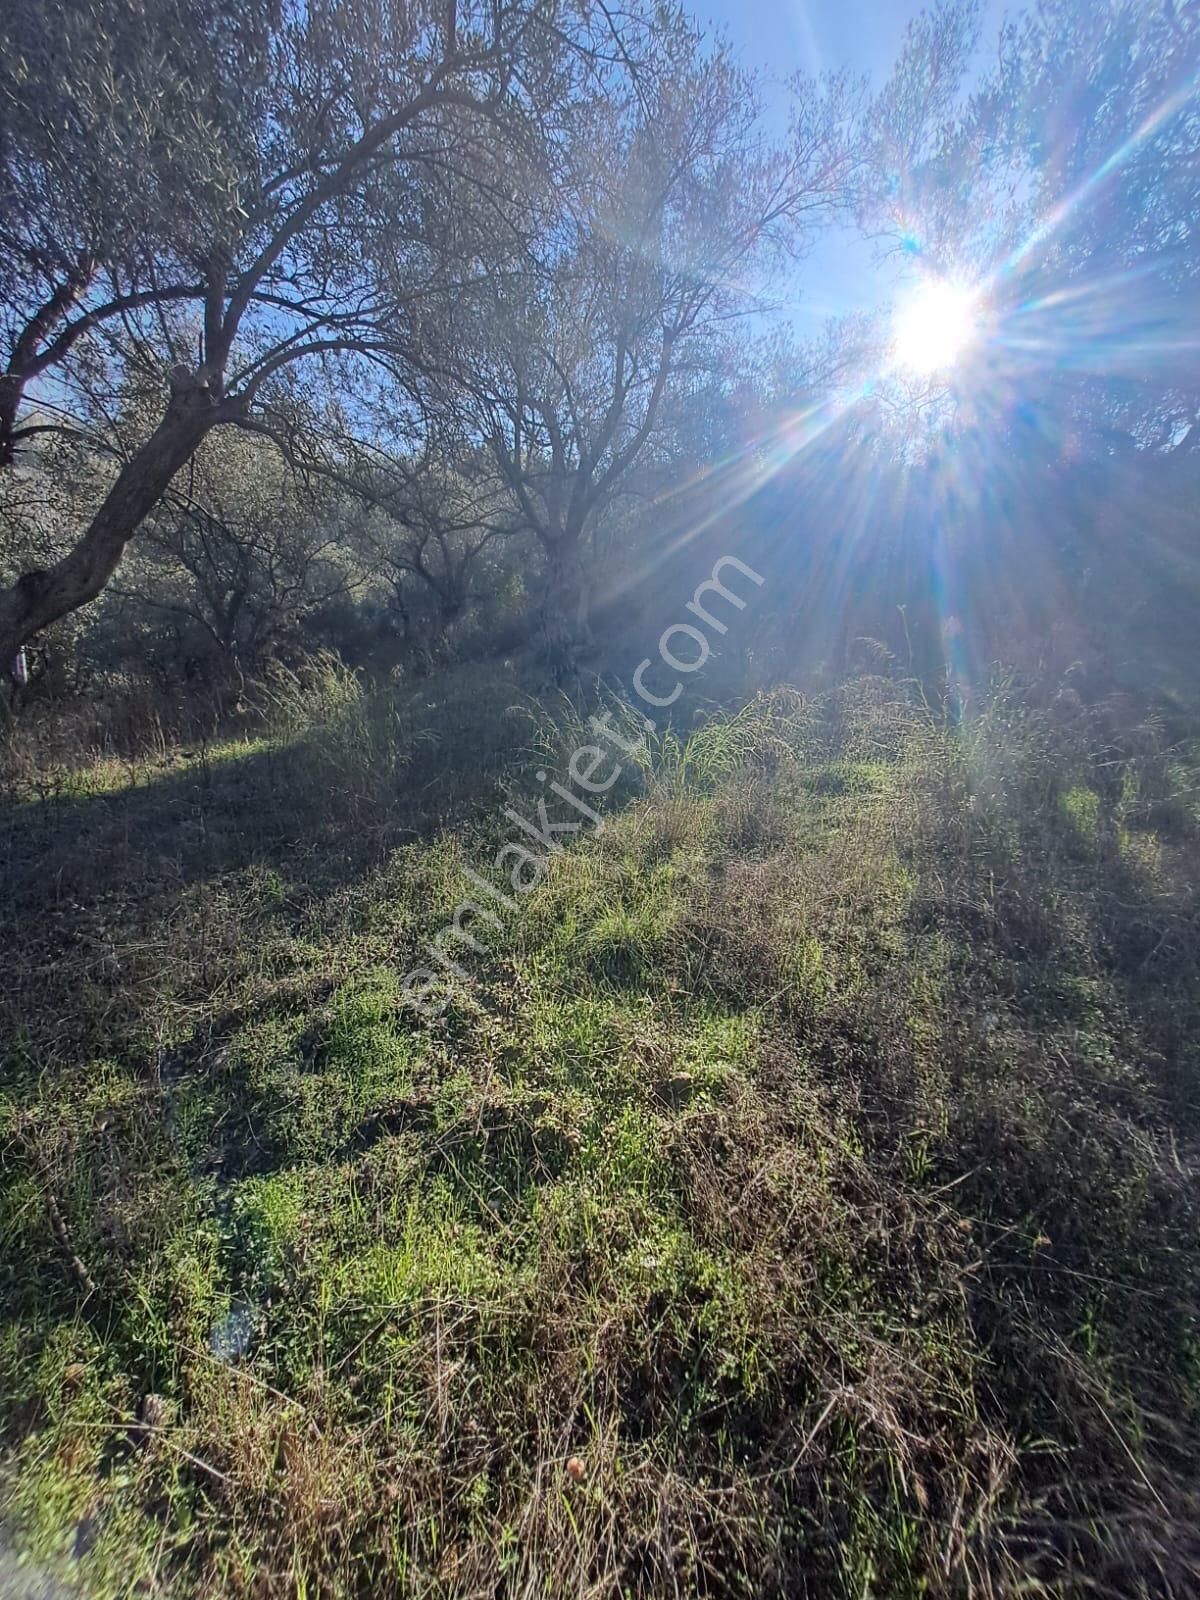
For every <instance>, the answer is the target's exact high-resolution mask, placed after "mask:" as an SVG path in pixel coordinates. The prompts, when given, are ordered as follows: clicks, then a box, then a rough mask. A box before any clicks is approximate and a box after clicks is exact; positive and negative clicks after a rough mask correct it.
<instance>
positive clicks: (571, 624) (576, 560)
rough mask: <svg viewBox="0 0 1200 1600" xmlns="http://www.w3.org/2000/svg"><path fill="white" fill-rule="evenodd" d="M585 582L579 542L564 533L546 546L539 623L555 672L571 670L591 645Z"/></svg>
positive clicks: (586, 585)
mask: <svg viewBox="0 0 1200 1600" xmlns="http://www.w3.org/2000/svg"><path fill="white" fill-rule="evenodd" d="M588 614H589V606H588V582H587V573H586V572H585V571H584V566H583V559H582V551H581V542H580V540H579V538H578V537H572V536H571V535H564V536H563V537H562V538H559V539H556V540H555V541H554V542H553V543H548V544H547V546H546V594H545V599H544V601H543V605H542V626H543V628H544V630H545V634H546V652H547V655H548V656H549V659H550V665H551V667H552V668H553V670H554V672H555V675H556V676H561V675H562V674H564V673H569V672H573V671H574V670H575V669H576V668H577V667H578V665H579V659H580V656H581V655H582V654H583V653H584V652H585V651H586V650H588V649H589V648H590V646H591V643H592V631H591V627H590V624H589V620H588Z"/></svg>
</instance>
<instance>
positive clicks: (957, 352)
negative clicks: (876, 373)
mask: <svg viewBox="0 0 1200 1600" xmlns="http://www.w3.org/2000/svg"><path fill="white" fill-rule="evenodd" d="M977 318H978V305H977V302H976V297H975V294H974V293H973V291H972V290H970V289H967V288H964V287H963V285H962V284H957V283H950V282H948V281H947V280H946V279H944V278H929V279H927V280H926V281H925V282H924V283H923V284H921V285H920V287H919V288H918V289H917V290H916V291H915V292H914V293H913V294H912V295H911V296H910V297H909V299H908V300H906V301H905V302H904V303H903V304H902V305H900V306H899V307H898V308H897V310H896V315H895V317H894V319H893V322H892V360H893V361H894V363H895V365H896V366H897V367H901V368H903V369H904V370H906V371H908V372H912V373H916V374H918V375H919V376H922V377H925V376H929V375H930V374H932V373H935V372H945V371H947V370H948V369H949V368H950V367H952V366H953V365H954V363H955V362H956V361H957V360H958V359H959V357H960V356H961V355H962V353H963V351H964V350H966V349H967V348H968V346H969V345H970V344H972V343H973V341H974V339H975V337H976V335H977V333H978V321H977Z"/></svg>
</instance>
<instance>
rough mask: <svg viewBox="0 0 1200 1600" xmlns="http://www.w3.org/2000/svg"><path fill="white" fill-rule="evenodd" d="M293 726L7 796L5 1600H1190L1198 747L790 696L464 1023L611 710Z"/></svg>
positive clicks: (1047, 719)
mask: <svg viewBox="0 0 1200 1600" xmlns="http://www.w3.org/2000/svg"><path fill="white" fill-rule="evenodd" d="M331 674H332V676H331ZM273 693H274V695H275V699H274V701H273V704H272V707H271V718H272V720H271V721H270V723H269V724H268V727H267V729H266V731H265V732H255V731H254V730H247V731H246V733H245V734H244V735H243V736H242V737H243V740H244V741H246V740H248V741H250V742H243V743H242V744H240V745H238V746H236V747H233V748H231V749H226V750H222V751H221V752H220V755H221V757H222V759H217V760H213V759H211V757H210V756H205V758H204V759H203V760H201V759H196V760H186V761H178V760H175V759H172V760H171V761H170V763H169V764H168V766H167V767H166V768H160V769H155V774H145V775H142V774H135V775H134V781H131V782H129V783H127V784H126V785H125V786H124V787H118V786H117V785H115V784H112V783H108V782H104V783H100V782H97V783H94V784H92V785H91V786H90V787H89V786H82V787H79V788H76V789H68V790H66V791H61V792H55V793H53V794H47V795H45V796H43V797H41V798H37V797H36V796H35V797H34V798H33V799H32V800H31V799H30V798H29V794H28V791H26V792H25V793H24V794H23V795H21V796H16V797H14V802H13V803H12V804H11V805H10V806H9V808H8V811H7V813H6V815H5V818H4V821H3V828H4V830H5V831H4V835H3V839H2V841H0V860H3V861H4V862H5V863H6V868H7V876H8V879H9V882H10V883H11V885H12V893H11V895H10V896H9V897H8V901H7V903H8V905H9V906H10V908H11V922H10V925H9V927H8V928H7V929H6V930H5V939H6V948H7V949H8V951H9V953H10V958H11V963H10V967H9V973H10V976H9V977H8V979H7V981H6V985H5V991H4V995H3V1000H2V1002H0V1004H2V1007H3V1019H2V1020H3V1037H4V1039H5V1040H6V1044H5V1055H4V1100H3V1127H4V1136H5V1141H6V1161H5V1166H4V1174H5V1176H4V1181H3V1191H2V1198H0V1241H2V1244H0V1249H2V1267H0V1270H2V1272H3V1279H2V1281H3V1287H4V1297H3V1298H4V1304H5V1308H6V1309H5V1313H4V1322H3V1327H2V1331H0V1371H2V1373H3V1392H4V1394H5V1395H6V1396H7V1397H8V1401H7V1405H6V1410H5V1415H4V1431H3V1458H2V1466H0V1484H2V1489H3V1501H4V1526H5V1532H4V1542H3V1546H2V1548H0V1581H2V1585H3V1587H4V1590H5V1593H13V1594H23V1593H28V1594H40V1593H43V1592H48V1593H55V1594H59V1593H62V1594H72V1593H79V1594H84V1595H87V1596H95V1597H98V1600H100V1597H103V1600H107V1597H110V1596H111V1597H117V1596H126V1595H134V1594H164V1595H180V1596H192V1595H196V1596H199V1595H209V1594H228V1595H244V1596H247V1597H251V1596H253V1597H259V1596H267V1597H271V1596H285V1595H286V1596H298V1597H300V1596H303V1597H314V1596H347V1597H348V1596H358V1595H368V1594H370V1595H372V1596H376V1595H392V1594H394V1595H397V1596H401V1595H403V1596H409V1595H418V1596H419V1595H428V1596H435V1595H436V1596H463V1597H465V1596H476V1595H485V1594H486V1595H503V1596H534V1595H538V1596H541V1595H546V1596H551V1595H564V1596H565V1595H572V1596H574V1595H596V1596H599V1595H613V1596H617V1595H622V1596H624V1595H654V1596H658V1595H663V1596H666V1595H671V1596H675V1595H692V1596H735V1595H746V1596H758V1595H781V1596H782V1595H788V1596H795V1595H809V1596H814V1597H816V1596H846V1597H854V1600H860V1597H864V1596H877V1597H880V1600H884V1597H887V1600H893V1597H895V1600H904V1597H908V1596H914V1597H915V1596H918V1595H964V1596H980V1597H991V1596H1014V1597H1015V1596H1017V1595H1023V1596H1024V1595H1055V1596H1074V1595H1080V1596H1082V1595H1085V1594H1086V1595H1094V1594H1102V1595H1113V1596H1122V1597H1126V1596H1145V1597H1149V1596H1164V1595H1169V1596H1184V1595H1190V1594H1193V1593H1194V1592H1196V1588H1197V1582H1198V1579H1200V1550H1198V1548H1197V1544H1196V1540H1195V1534H1194V1528H1195V1526H1196V1520H1197V1485H1196V1481H1195V1466H1194V1463H1195V1461H1196V1459H1197V1451H1196V1445H1197V1442H1198V1441H1197V1423H1198V1420H1200V1419H1198V1412H1197V1406H1198V1403H1200V1337H1198V1331H1197V1322H1196V1307H1197V1272H1198V1269H1200V1242H1198V1241H1200V1229H1198V1227H1197V1223H1198V1221H1200V1219H1198V1217H1197V1202H1196V1198H1195V1177H1196V1155H1195V1150H1196V1142H1195V1141H1196V1130H1197V1120H1196V1105H1195V1082H1196V1076H1195V1069H1196V1064H1197V1063H1196V1046H1195V1040H1196V1038H1197V1037H1200V1031H1198V1029H1197V1021H1198V1020H1200V1019H1198V1008H1200V970H1198V964H1197V963H1198V955H1200V942H1198V941H1197V937H1196V932H1197V926H1196V925H1197V914H1198V907H1197V898H1196V895H1197V890H1196V885H1197V883H1200V877H1198V875H1197V868H1198V867H1200V820H1198V818H1197V815H1196V810H1195V794H1196V792H1197V775H1198V772H1200V765H1198V763H1197V749H1196V746H1195V745H1191V746H1189V745H1187V744H1186V743H1180V742H1178V741H1175V742H1172V743H1170V744H1168V742H1167V739H1166V736H1165V735H1164V734H1163V733H1162V730H1161V729H1159V728H1158V727H1157V726H1156V725H1154V724H1152V723H1151V724H1147V723H1144V722H1141V721H1134V722H1132V723H1131V721H1130V718H1129V716H1128V707H1125V706H1100V707H1086V706H1084V705H1082V704H1080V703H1079V701H1078V698H1077V697H1072V696H1069V695H1064V694H1061V693H1059V692H1057V689H1056V686H1040V685H1036V684H1035V685H1025V686H1017V685H1015V684H1014V683H1012V682H1010V681H1003V680H1000V681H998V682H997V683H996V684H995V685H994V686H993V688H992V690H991V692H990V693H989V694H987V695H984V696H980V697H979V699H978V702H977V704H976V705H975V706H974V707H973V708H972V710H971V712H970V714H969V715H967V716H962V717H958V716H952V715H950V714H949V712H945V713H944V712H943V710H942V708H941V706H940V704H936V703H931V702H930V700H929V699H928V698H927V697H926V695H925V694H924V693H922V692H920V691H918V690H917V689H915V688H914V687H913V686H911V685H907V684H904V683H900V682H895V681H891V680H887V679H883V678H872V679H863V680H860V681H858V682H856V683H854V684H851V685H848V686H846V687H845V688H844V689H843V690H841V691H838V692H837V693H834V694H830V695H827V696H825V697H824V698H822V699H820V700H806V699H804V698H802V697H800V696H798V695H794V694H791V693H783V692H779V693H776V694H775V695H773V696H770V697H758V698H757V699H754V700H752V701H750V702H749V703H748V705H747V706H746V707H744V708H743V709H742V710H741V711H740V712H737V713H736V714H734V713H716V714H714V715H711V716H709V717H708V718H706V719H704V720H702V721H701V722H699V723H698V724H697V725H695V727H694V728H693V731H691V733H690V734H685V733H683V732H680V731H675V732H668V733H667V734H666V735H665V736H663V737H662V738H658V739H655V740H653V741H650V742H648V743H647V744H646V746H645V748H644V750H643V752H642V754H641V755H640V756H639V757H638V759H637V760H636V761H634V762H632V763H631V764H630V771H629V774H628V777H627V781H626V782H624V783H623V784H622V785H621V786H620V787H619V788H618V789H615V790H614V791H613V792H612V793H611V794H610V796H609V797H607V804H606V826H605V828H604V830H603V831H602V832H600V833H588V834H587V836H586V837H584V838H582V839H580V840H579V841H578V842H577V843H575V844H573V845H572V847H571V848H570V849H568V850H566V851H564V852H563V853H562V854H561V855H559V856H556V857H555V858H554V860H553V862H552V866H551V870H550V871H549V873H548V874H547V876H546V878H545V881H544V882H543V883H542V884H541V885H540V886H539V887H538V888H537V889H536V891H534V892H533V893H532V894H531V895H530V896H529V897H528V900H527V902H526V904H525V909H524V910H523V912H522V914H521V916H520V917H519V918H518V919H514V920H513V922H512V923H511V924H509V925H508V926H509V932H508V933H507V935H506V936H505V937H503V938H500V937H496V938H493V939H492V940H491V942H490V945H489V949H488V951H487V953H486V955H485V956H483V957H474V958H472V966H473V970H474V971H475V973H476V976H477V981H476V983H475V984H474V985H473V986H472V987H471V988H470V989H469V990H467V991H465V992H463V993H462V994H461V995H460V996H459V997H458V998H457V999H456V1000H455V1002H454V1003H453V1004H452V1005H451V1006H450V1008H449V1009H448V1010H447V1011H446V1013H445V1014H444V1015H443V1016H442V1017H441V1018H440V1019H439V1020H438V1021H437V1022H435V1023H433V1024H432V1025H429V1026H425V1025H423V1024H418V1023H417V1022H416V1021H415V1019H414V1017H413V1014H412V1013H411V1012H410V1011H408V1010H406V1009H405V1008H404V1007H403V1006H402V1004H401V1003H400V1002H401V991H400V980H401V978H402V976H403V974H404V972H405V971H406V970H407V968H408V966H409V965H410V964H411V962H412V960H413V959H414V957H415V954H416V952H417V950H418V948H419V946H420V944H421V943H422V941H423V940H425V939H427V938H429V937H431V936H432V934H433V932H434V931H435V930H436V929H437V928H438V927H439V926H441V925H442V924H443V923H444V922H445V920H446V918H447V917H448V916H449V914H450V913H451V911H452V909H453V907H454V905H455V904H456V902H457V900H458V899H459V898H460V897H461V895H462V893H463V892H464V889H463V883H462V878H461V868H462V866H463V865H464V864H474V865H476V866H478V865H481V864H482V863H483V862H485V861H486V860H487V859H488V857H489V852H490V850H492V849H494V847H495V843H496V841H497V839H498V838H500V837H502V832H501V829H502V817H501V812H502V808H503V803H504V796H505V795H506V794H508V793H512V794H513V795H515V794H517V793H518V792H521V791H522V786H524V789H525V790H527V789H528V769H529V767H530V766H531V765H533V764H534V763H535V762H536V761H538V760H548V759H549V758H550V756H552V755H553V754H554V753H555V752H556V751H558V752H561V751H562V750H564V749H565V750H569V749H570V748H572V747H573V745H574V743H575V742H577V739H578V727H579V723H578V715H579V714H578V712H577V711H576V709H575V708H574V707H572V706H571V705H570V704H569V703H567V702H563V703H562V704H561V705H559V704H555V705H554V706H553V707H551V708H550V709H546V705H548V704H549V703H548V702H547V703H545V704H543V705H541V706H539V705H538V704H536V703H532V702H530V700H529V699H528V697H527V695H526V694H525V693H524V688H523V686H522V684H521V683H520V682H518V681H516V680H515V679H512V678H505V677H503V676H501V675H497V674H496V673H494V672H489V673H488V674H484V673H481V672H471V671H467V672H465V673H464V674H462V675H460V676H454V675H448V676H447V677H446V678H445V679H444V680H442V681H441V682H439V683H436V684H435V685H434V686H433V687H432V689H431V690H430V692H429V693H427V694H425V695H423V697H422V698H421V699H420V700H414V699H412V698H409V699H401V698H400V697H398V696H395V695H385V696H382V697H378V698H376V699H368V698H366V697H364V696H363V695H362V693H361V691H359V690H358V689H357V688H356V686H355V685H354V684H353V682H352V681H350V680H347V679H345V678H344V677H343V676H340V675H338V674H336V673H333V672H332V669H329V668H327V669H325V677H324V678H322V679H320V680H319V681H316V682H308V683H300V682H299V681H298V680H297V681H296V682H292V683H284V684H282V685H279V686H277V687H276V689H275V691H273ZM610 709H611V707H610ZM448 727H452V728H453V729H454V733H453V735H448V734H447V733H446V731H445V730H446V729H447V728H448ZM439 730H440V731H439ZM627 731H628V729H627Z"/></svg>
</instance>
